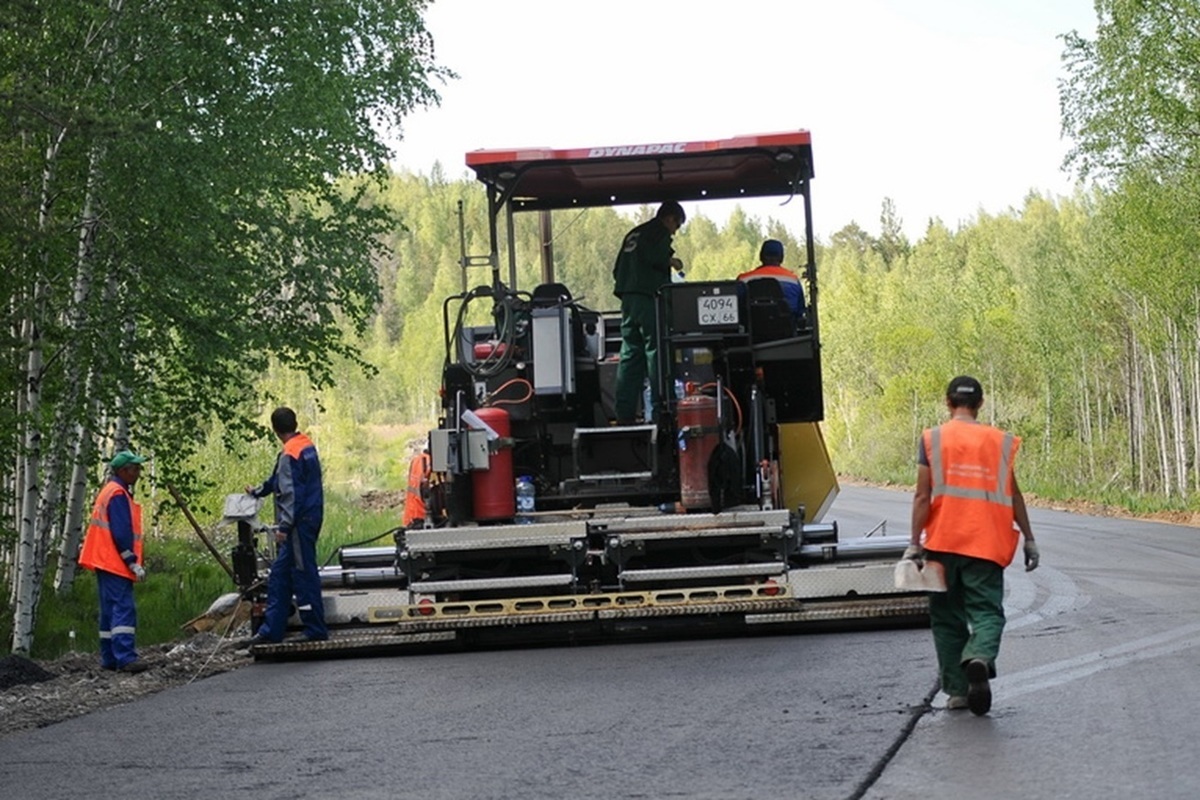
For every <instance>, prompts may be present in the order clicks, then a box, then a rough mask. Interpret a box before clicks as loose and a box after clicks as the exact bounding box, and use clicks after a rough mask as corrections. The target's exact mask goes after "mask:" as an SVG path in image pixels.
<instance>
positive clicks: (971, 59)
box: [394, 0, 1096, 241]
mask: <svg viewBox="0 0 1200 800" xmlns="http://www.w3.org/2000/svg"><path fill="white" fill-rule="evenodd" d="M425 21H426V26H427V28H428V30H429V31H430V33H431V34H432V35H433V39H434V47H435V59H436V61H437V63H439V64H440V65H442V66H444V67H447V68H449V69H451V70H453V71H454V72H456V73H458V76H459V77H458V78H457V79H455V80H452V81H449V82H448V83H446V84H445V85H442V86H440V87H438V92H439V94H440V95H441V98H442V101H441V104H440V106H437V107H432V108H429V109H422V110H417V111H415V112H413V113H412V114H411V115H410V116H408V117H407V118H406V119H405V121H404V123H403V139H402V140H401V141H400V142H399V143H398V144H397V145H396V148H397V157H396V159H395V162H394V163H395V165H396V166H397V167H400V168H403V169H406V170H408V171H410V172H415V173H424V174H429V173H430V172H431V170H432V169H433V166H434V164H435V163H439V164H440V165H441V167H442V170H443V171H444V174H445V175H446V177H447V178H450V179H457V178H461V177H469V178H472V179H473V178H474V175H473V173H471V172H470V171H469V170H467V169H466V167H465V165H464V158H465V154H466V153H467V152H468V151H470V150H477V149H500V148H509V147H551V148H556V149H558V148H575V147H592V146H607V145H622V144H645V143H654V142H664V141H692V140H708V139H724V138H729V137H732V136H737V135H741V134H753V133H771V132H776V131H785V130H797V129H802V128H803V129H807V130H809V131H811V132H812V137H813V161H814V166H815V172H816V176H815V178H814V180H813V216H814V222H813V227H814V232H815V233H816V235H817V236H818V237H819V238H821V239H823V240H825V241H828V238H829V236H830V235H831V234H833V233H834V232H836V231H838V230H840V229H841V228H843V227H844V226H845V225H847V224H849V223H850V222H856V223H858V224H859V225H860V226H861V227H862V228H864V229H865V230H866V231H868V232H869V233H872V234H874V235H877V234H878V233H879V232H880V224H879V218H880V212H881V209H882V205H883V201H884V199H885V198H890V199H891V200H892V202H893V203H894V205H895V208H896V211H897V214H898V216H899V217H900V219H901V221H902V224H903V229H904V232H905V233H906V234H907V236H908V237H909V238H910V239H911V240H913V241H916V240H918V239H920V238H921V236H922V234H923V233H924V231H925V230H926V228H927V225H928V223H929V221H930V220H931V219H933V218H938V219H941V220H942V221H943V222H944V223H946V224H947V225H948V226H949V227H950V228H951V229H954V228H957V227H959V226H960V225H962V224H966V223H969V222H970V221H971V220H972V219H974V218H975V217H976V216H977V215H978V214H979V213H980V212H984V213H988V214H1000V213H1004V212H1006V211H1007V210H1009V209H1010V208H1015V209H1019V208H1021V206H1022V205H1023V203H1024V199H1025V197H1026V196H1027V195H1028V194H1029V193H1030V192H1031V191H1035V192H1039V193H1041V194H1043V195H1049V196H1052V197H1057V196H1063V195H1069V194H1070V193H1071V192H1072V191H1073V190H1074V185H1075V184H1074V180H1073V178H1072V176H1071V175H1069V174H1068V173H1066V172H1064V171H1063V170H1062V169H1061V165H1062V160H1063V157H1064V156H1065V154H1066V152H1067V150H1068V149H1069V145H1070V143H1069V141H1067V140H1065V139H1064V138H1063V137H1062V135H1061V124H1060V117H1059V101H1058V82H1059V80H1060V79H1062V78H1063V77H1065V71H1064V68H1063V64H1062V51H1063V43H1062V41H1061V39H1059V38H1058V37H1059V36H1060V35H1061V34H1064V33H1067V32H1069V31H1071V30H1076V31H1078V32H1079V33H1081V34H1083V35H1084V36H1086V37H1088V38H1092V37H1093V35H1094V31H1095V21H1096V17H1095V11H1094V7H1093V3H1092V0H892V1H891V2H885V1H884V0H735V1H734V2H720V0H713V2H707V3H704V2H695V1H693V2H659V1H658V0H592V1H591V2H582V0H434V2H433V3H432V4H431V5H430V7H429V8H428V10H427V12H426V15H425ZM723 205H724V207H722V206H723ZM686 208H687V211H688V212H689V214H692V213H695V212H700V213H703V214H704V215H705V216H707V217H709V218H711V219H714V220H716V221H717V222H718V223H721V222H723V221H724V220H725V219H727V218H728V215H729V212H730V211H731V210H732V205H731V204H722V203H714V202H709V203H702V204H696V205H695V206H694V207H686ZM742 208H743V209H744V210H745V211H746V212H747V213H749V214H751V215H752V216H755V217H757V218H759V219H760V220H761V221H763V222H765V221H766V220H767V219H768V218H774V219H778V220H780V221H782V222H784V223H785V224H787V225H788V226H789V227H791V228H792V229H793V230H795V231H799V230H800V229H802V223H803V220H802V217H801V216H800V214H801V213H802V212H801V211H800V210H799V207H798V206H797V205H796V204H791V205H788V206H783V205H781V201H780V200H779V199H760V200H751V201H746V202H743V203H742Z"/></svg>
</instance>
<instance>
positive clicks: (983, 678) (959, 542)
mask: <svg viewBox="0 0 1200 800" xmlns="http://www.w3.org/2000/svg"><path fill="white" fill-rule="evenodd" d="M982 406H983V387H982V386H981V385H980V383H979V381H977V380H975V379H974V378H972V377H970V376H968V375H961V376H959V377H957V378H955V379H954V380H952V381H950V384H949V386H948V387H947V388H946V407H947V408H948V409H949V411H950V421H949V422H947V423H945V424H944V425H940V426H938V427H936V428H930V429H927V430H925V431H924V433H922V435H921V441H920V443H919V444H918V450H917V491H916V495H915V496H914V497H913V510H912V542H911V544H910V545H909V547H908V548H907V549H906V550H905V552H904V557H905V558H908V559H913V560H916V561H921V560H923V559H927V560H930V561H937V562H938V563H939V564H941V566H942V568H943V570H944V571H945V577H946V591H945V592H932V593H930V595H929V618H930V627H931V628H932V630H933V642H934V648H935V650H936V651H937V658H938V669H939V672H940V676H941V683H942V691H944V692H946V694H948V695H949V696H950V698H949V700H947V701H946V708H947V709H951V710H956V709H962V708H969V709H970V710H971V712H972V713H973V714H977V715H983V714H986V713H987V712H988V710H989V709H990V708H991V706H992V690H991V685H990V684H989V680H990V679H991V678H994V677H996V656H997V654H998V653H999V651H1000V636H1001V634H1002V633H1003V631H1004V604H1003V603H1004V568H1005V567H1007V566H1008V565H1009V564H1010V563H1011V562H1012V559H1013V555H1014V554H1015V553H1016V549H1017V544H1018V533H1017V532H1018V530H1019V531H1020V533H1021V534H1022V535H1024V537H1025V548H1024V551H1025V570H1026V571H1029V570H1033V569H1036V568H1037V565H1038V548H1037V544H1036V543H1035V542H1034V539H1033V530H1032V529H1031V528H1030V525H1029V513H1028V511H1027V510H1026V508H1025V498H1024V497H1023V496H1022V494H1021V490H1020V489H1019V488H1018V487H1017V477H1016V474H1015V472H1014V470H1013V465H1014V462H1015V461H1016V458H1017V451H1018V450H1019V449H1020V446H1021V440H1020V438H1018V437H1017V436H1014V435H1013V434H1011V433H1006V432H1004V431H1002V430H999V429H998V428H993V427H992V426H990V425H985V424H983V423H981V422H979V420H978V416H979V409H980V408H981V407H982ZM1014 525H1015V527H1014ZM922 534H924V539H922Z"/></svg>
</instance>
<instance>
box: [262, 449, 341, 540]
mask: <svg viewBox="0 0 1200 800" xmlns="http://www.w3.org/2000/svg"><path fill="white" fill-rule="evenodd" d="M253 494H254V496H255V497H266V496H267V495H269V494H274V495H275V524H276V525H278V526H279V530H280V531H282V532H283V533H291V532H292V530H293V529H294V528H296V527H297V526H303V527H305V528H306V529H308V530H314V529H316V530H319V529H320V527H321V523H322V522H323V521H324V517H325V491H324V488H323V487H322V484H321V460H320V459H319V458H318V457H317V447H316V445H314V444H313V443H312V439H309V438H308V437H307V436H305V435H304V434H303V433H295V434H293V435H292V436H291V437H289V438H288V440H287V441H286V442H284V444H283V452H281V453H280V454H279V458H278V460H276V462H275V470H274V471H273V472H272V473H271V477H269V478H267V479H266V480H265V481H263V483H262V485H261V486H259V487H258V488H257V489H255V490H254V492H253Z"/></svg>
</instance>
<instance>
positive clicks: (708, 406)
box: [675, 394, 721, 511]
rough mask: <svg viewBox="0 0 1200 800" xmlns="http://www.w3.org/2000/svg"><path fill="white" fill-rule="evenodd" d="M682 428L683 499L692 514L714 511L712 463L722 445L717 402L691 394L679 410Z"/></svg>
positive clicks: (678, 423) (680, 430)
mask: <svg viewBox="0 0 1200 800" xmlns="http://www.w3.org/2000/svg"><path fill="white" fill-rule="evenodd" d="M675 422H676V425H677V426H678V428H679V433H678V438H677V442H678V444H679V500H680V503H681V504H682V505H683V507H684V508H686V509H688V510H689V511H691V510H694V509H703V508H710V507H711V506H712V501H711V500H710V499H709V496H708V460H709V458H711V457H712V452H713V450H715V449H716V448H717V445H718V444H720V442H721V437H720V435H719V434H720V428H719V427H718V425H717V401H716V399H715V398H712V397H709V396H708V395H703V394H691V395H688V396H687V397H685V398H683V399H682V400H680V401H679V403H678V405H677V406H676V411H675Z"/></svg>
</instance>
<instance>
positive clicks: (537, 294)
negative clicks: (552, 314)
mask: <svg viewBox="0 0 1200 800" xmlns="http://www.w3.org/2000/svg"><path fill="white" fill-rule="evenodd" d="M530 298H531V304H532V305H533V307H534V308H554V307H555V306H564V307H565V308H566V309H567V311H568V313H569V324H570V326H571V340H572V341H571V345H572V347H571V351H572V354H573V355H574V356H576V357H582V356H586V355H587V340H586V339H584V336H583V319H582V318H581V317H580V315H579V307H578V306H577V305H575V300H574V299H573V298H572V297H571V290H570V289H568V288H567V287H566V285H565V284H561V283H539V284H538V285H537V286H535V287H534V288H533V292H532V293H531V295H530Z"/></svg>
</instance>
